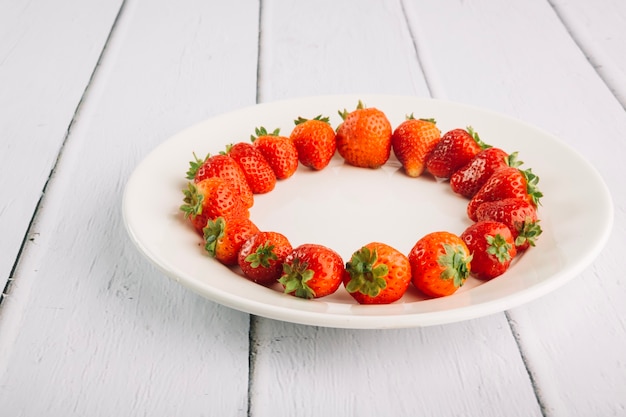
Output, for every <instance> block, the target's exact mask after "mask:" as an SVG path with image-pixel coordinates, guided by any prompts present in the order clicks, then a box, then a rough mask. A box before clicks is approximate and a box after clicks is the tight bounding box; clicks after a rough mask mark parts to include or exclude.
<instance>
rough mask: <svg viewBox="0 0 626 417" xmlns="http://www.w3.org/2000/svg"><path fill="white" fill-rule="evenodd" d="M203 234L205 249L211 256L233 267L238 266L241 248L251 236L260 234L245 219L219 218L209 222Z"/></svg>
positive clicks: (249, 221) (248, 220)
mask: <svg viewBox="0 0 626 417" xmlns="http://www.w3.org/2000/svg"><path fill="white" fill-rule="evenodd" d="M203 233H204V242H205V245H204V248H205V249H206V251H207V252H208V253H209V255H211V256H212V257H214V258H215V259H217V260H218V261H220V262H221V263H223V264H224V265H228V266H232V265H236V264H237V256H238V254H239V250H240V249H241V246H242V245H243V244H244V242H245V241H247V240H248V239H249V238H250V237H251V236H253V235H255V234H257V233H259V228H258V227H257V226H256V225H255V224H254V223H253V222H252V221H251V220H250V219H248V218H245V217H236V218H229V219H225V218H224V217H218V218H216V219H215V220H212V219H209V220H208V221H207V224H206V227H205V228H204V229H203Z"/></svg>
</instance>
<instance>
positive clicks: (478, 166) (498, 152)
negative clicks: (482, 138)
mask: <svg viewBox="0 0 626 417" xmlns="http://www.w3.org/2000/svg"><path fill="white" fill-rule="evenodd" d="M521 164H522V162H521V161H518V160H517V152H513V153H512V154H510V155H509V154H507V153H506V152H504V151H503V150H502V149H500V148H487V149H483V150H482V151H480V152H479V153H478V154H477V155H476V156H475V157H474V158H472V160H471V161H469V162H468V163H467V165H465V166H464V167H463V168H461V169H459V170H458V171H456V172H455V173H454V174H452V176H451V177H450V187H451V188H452V191H454V192H455V193H457V194H461V195H462V196H464V197H467V198H472V197H473V196H474V194H476V193H477V192H478V190H479V189H480V187H482V186H483V184H485V182H487V180H488V179H489V177H490V176H491V175H492V174H493V173H494V172H495V171H497V170H498V169H500V168H505V167H518V166H520V165H521Z"/></svg>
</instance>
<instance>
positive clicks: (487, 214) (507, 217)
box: [476, 198, 542, 253]
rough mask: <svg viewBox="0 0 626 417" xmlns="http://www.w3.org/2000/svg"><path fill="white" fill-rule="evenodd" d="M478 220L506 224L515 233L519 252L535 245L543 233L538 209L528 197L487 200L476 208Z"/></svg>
mask: <svg viewBox="0 0 626 417" xmlns="http://www.w3.org/2000/svg"><path fill="white" fill-rule="evenodd" d="M476 220H477V221H485V220H491V221H496V222H501V223H504V224H506V225H507V226H508V228H509V229H510V230H511V233H512V234H513V238H514V239H515V247H516V250H517V252H518V253H520V252H522V251H525V250H527V249H528V248H529V247H530V246H535V242H536V240H537V238H538V237H539V235H541V233H542V230H541V227H540V226H539V219H538V216H537V209H536V208H535V206H534V205H533V204H532V203H530V202H529V201H528V200H526V199H519V198H505V199H503V200H497V201H488V202H485V203H483V204H481V205H480V206H479V207H478V209H477V210H476Z"/></svg>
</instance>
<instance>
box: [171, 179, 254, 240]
mask: <svg viewBox="0 0 626 417" xmlns="http://www.w3.org/2000/svg"><path fill="white" fill-rule="evenodd" d="M183 194H184V196H185V197H184V199H183V202H184V204H183V205H181V206H180V209H181V211H183V213H184V215H185V218H187V219H189V220H190V221H191V224H192V225H193V227H194V229H195V230H196V231H197V232H198V233H199V234H200V235H203V229H204V227H205V226H206V224H207V221H208V220H209V219H216V218H218V217H220V216H221V217H225V218H236V217H245V218H249V217H250V212H249V210H248V208H247V207H245V206H244V204H243V202H242V200H241V198H239V196H238V194H237V193H235V192H234V191H233V189H232V188H231V186H230V185H229V184H228V183H227V182H226V181H225V180H224V179H222V178H219V177H209V178H206V179H204V180H202V181H200V182H198V183H197V184H194V183H193V182H190V183H188V186H187V189H186V190H183Z"/></svg>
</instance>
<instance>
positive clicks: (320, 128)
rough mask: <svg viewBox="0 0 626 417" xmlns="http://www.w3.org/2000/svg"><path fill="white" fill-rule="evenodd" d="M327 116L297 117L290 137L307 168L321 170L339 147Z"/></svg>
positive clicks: (299, 157) (301, 161)
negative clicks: (313, 117) (307, 118)
mask: <svg viewBox="0 0 626 417" xmlns="http://www.w3.org/2000/svg"><path fill="white" fill-rule="evenodd" d="M327 120H328V119H327V118H322V117H321V116H318V117H317V118H315V119H309V120H306V119H301V118H300V119H297V120H296V121H295V123H296V127H294V129H293V130H292V131H291V134H290V135H289V137H290V138H291V140H292V141H293V143H294V145H295V146H296V149H297V150H298V159H299V161H300V163H301V164H302V165H304V166H305V167H307V168H311V169H314V170H316V171H319V170H321V169H324V168H326V167H327V166H328V164H329V163H330V160H331V159H332V157H333V155H335V151H336V149H337V142H336V139H335V130H334V129H333V128H332V126H331V125H330V124H329V123H328V121H327Z"/></svg>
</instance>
